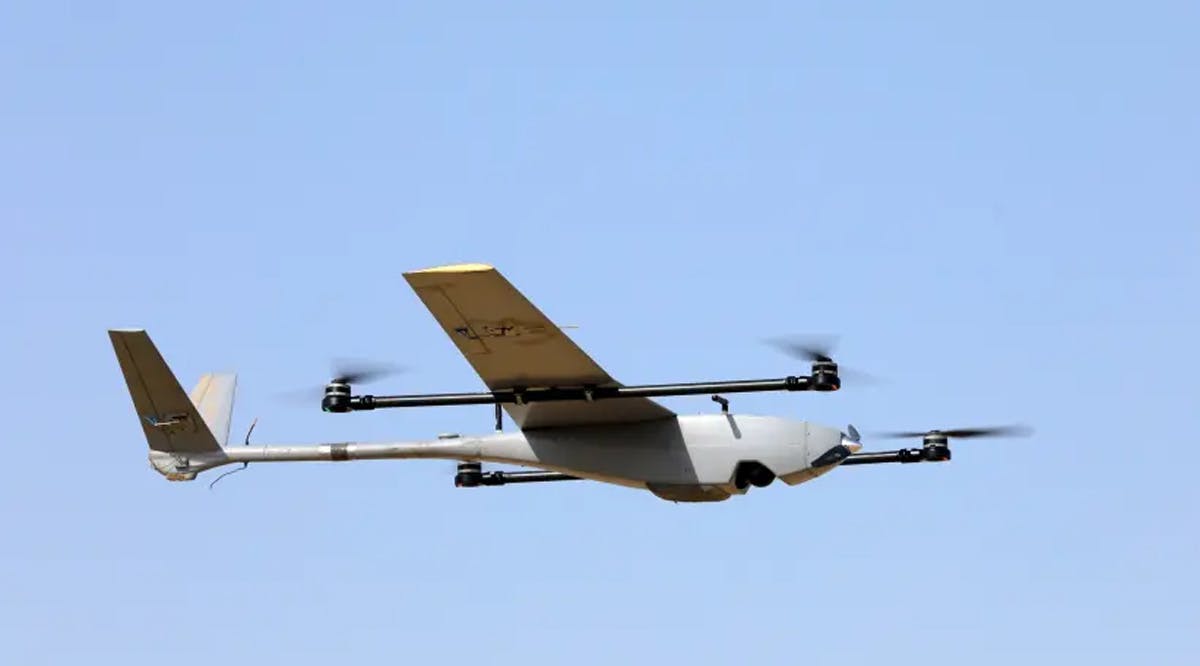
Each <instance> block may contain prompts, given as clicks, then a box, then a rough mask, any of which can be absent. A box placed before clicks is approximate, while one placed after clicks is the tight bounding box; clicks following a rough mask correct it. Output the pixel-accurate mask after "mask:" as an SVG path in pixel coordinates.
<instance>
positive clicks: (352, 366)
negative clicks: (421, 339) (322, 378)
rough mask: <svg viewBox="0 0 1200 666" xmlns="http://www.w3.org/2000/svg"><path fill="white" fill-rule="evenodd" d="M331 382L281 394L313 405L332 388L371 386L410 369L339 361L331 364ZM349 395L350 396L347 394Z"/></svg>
mask: <svg viewBox="0 0 1200 666" xmlns="http://www.w3.org/2000/svg"><path fill="white" fill-rule="evenodd" d="M330 370H331V372H330V380H329V381H328V382H327V383H325V384H324V385H322V386H320V387H317V388H309V389H301V390H298V391H291V392H288V393H284V394H281V396H280V397H282V398H284V399H286V400H288V401H291V402H305V403H309V404H311V403H313V402H316V401H319V400H321V398H323V397H324V396H325V395H326V394H327V393H328V391H329V388H330V386H342V387H346V386H349V385H351V384H369V383H371V382H374V381H378V380H380V379H383V378H384V377H391V376H394V375H399V374H404V373H406V372H408V368H406V367H403V366H398V365H392V364H388V363H380V362H378V361H364V360H361V359H337V360H334V361H333V362H332V363H331V364H330ZM347 395H349V394H348V393H347Z"/></svg>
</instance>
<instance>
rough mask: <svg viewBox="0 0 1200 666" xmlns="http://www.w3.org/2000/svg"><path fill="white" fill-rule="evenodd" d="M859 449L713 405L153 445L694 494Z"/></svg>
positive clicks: (833, 433)
mask: <svg viewBox="0 0 1200 666" xmlns="http://www.w3.org/2000/svg"><path fill="white" fill-rule="evenodd" d="M839 447H843V448H842V449H839ZM846 448H848V449H849V450H845V449H846ZM856 449H857V445H856V444H855V443H853V442H850V441H849V440H847V439H845V437H844V435H843V434H842V433H841V431H839V430H837V429H835V428H830V427H827V426H822V425H818V424H814V423H810V422H807V421H793V420H788V419H782V418H776V417H769V416H747V415H736V414H712V415H697V416H679V417H674V418H668V419H660V420H655V421H648V422H643V423H634V424H621V425H608V426H586V427H570V428H548V429H539V430H528V431H525V432H514V433H495V434H489V435H482V436H462V437H458V436H454V437H449V438H441V439H438V440H434V441H425V442H396V443H356V442H346V443H334V444H315V445H314V444H307V445H295V446H291V445H272V446H250V447H245V448H228V449H225V450H224V451H222V452H221V453H219V454H198V455H197V454H193V455H191V456H188V457H183V458H181V457H180V456H178V455H177V454H168V453H162V452H156V451H152V452H151V456H150V458H151V463H152V464H153V465H154V466H155V468H156V469H158V471H160V472H162V473H163V474H167V475H168V476H171V475H172V474H174V475H177V476H184V475H189V474H191V475H194V473H195V472H199V471H203V470H205V469H210V468H213V467H218V466H220V465H225V464H229V463H238V462H287V461H303V460H325V461H330V460H332V461H339V460H371V459H398V458H445V459H451V460H464V461H481V462H495V463H509V464H514V465H521V466H527V467H536V468H540V469H546V470H551V471H556V472H562V473H565V474H570V475H573V476H578V477H581V478H585V479H591V480H595V481H602V482H606V483H614V484H619V485H623V486H630V487H635V488H644V489H649V490H651V491H652V492H654V493H655V494H657V495H659V496H660V497H664V498H667V499H677V500H686V501H700V500H717V499H725V498H727V497H728V496H729V495H730V494H735V493H741V492H744V488H738V487H737V485H736V484H735V479H734V477H735V472H736V470H737V469H738V465H739V464H740V463H753V462H757V463H761V464H762V465H763V466H765V467H766V468H768V469H769V470H770V471H771V472H772V473H773V474H774V475H775V477H777V478H779V479H781V480H782V481H784V482H785V483H787V484H789V485H795V484H798V483H802V482H804V481H807V480H809V479H812V478H815V477H816V476H819V475H820V474H823V473H825V472H827V471H829V470H830V469H832V468H833V467H835V466H836V462H840V460H841V456H839V455H836V454H835V455H834V456H833V457H834V458H835V459H836V460H835V462H834V463H833V464H822V465H820V466H814V465H813V463H814V461H817V460H818V459H820V458H821V457H822V456H826V461H827V460H828V455H827V454H830V453H831V452H840V453H842V454H848V453H849V452H850V451H852V450H856Z"/></svg>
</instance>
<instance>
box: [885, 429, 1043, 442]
mask: <svg viewBox="0 0 1200 666" xmlns="http://www.w3.org/2000/svg"><path fill="white" fill-rule="evenodd" d="M1032 434H1033V430H1032V429H1031V428H1029V427H1028V426H1023V425H1005V426H990V427H986V428H951V429H949V430H926V431H919V430H900V431H895V432H881V433H875V437H881V438H885V439H908V438H911V437H920V438H922V439H925V440H929V439H941V440H943V441H944V440H946V439H949V438H951V437H953V438H954V439H970V438H981V437H1028V436H1030V435H1032Z"/></svg>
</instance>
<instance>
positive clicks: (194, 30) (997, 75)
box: [0, 1, 1200, 665]
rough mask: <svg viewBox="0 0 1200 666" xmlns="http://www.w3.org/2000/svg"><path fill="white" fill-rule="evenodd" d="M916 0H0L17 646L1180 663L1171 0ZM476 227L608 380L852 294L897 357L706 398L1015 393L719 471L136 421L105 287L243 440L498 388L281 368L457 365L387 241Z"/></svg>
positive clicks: (1198, 231)
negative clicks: (684, 477)
mask: <svg viewBox="0 0 1200 666" xmlns="http://www.w3.org/2000/svg"><path fill="white" fill-rule="evenodd" d="M901 4H902V7H901V8H899V9H897V8H893V7H890V6H887V7H885V6H876V5H875V4H874V3H862V4H859V3H853V4H848V3H839V2H823V3H745V2H742V3H728V4H720V3H697V2H655V3H643V2H609V3H566V5H569V7H568V6H564V3H553V2H545V3H527V2H508V3H495V4H492V3H449V2H441V3H428V4H424V3H421V4H418V3H378V4H376V3H330V4H328V5H325V4H322V3H295V2H287V3H271V2H266V3H240V2H239V3H224V2H212V3H201V4H199V5H196V6H195V7H181V6H179V3H158V2H146V3H139V2H112V1H98V2H82V1H80V2H69V3H64V2H21V1H17V2H6V3H3V6H0V224H2V225H3V237H2V240H0V294H2V298H3V300H2V302H3V305H4V311H5V322H4V324H5V325H4V326H3V327H0V350H2V351H0V354H3V359H2V362H3V368H4V370H5V371H6V372H7V373H8V382H7V384H8V389H7V391H6V399H5V400H4V401H3V403H0V416H2V417H3V423H4V424H5V434H4V437H3V442H4V445H5V453H4V467H5V472H6V473H5V474H4V475H3V481H2V482H0V508H2V511H0V535H2V536H0V662H4V663H8V664H60V663H84V662H86V663H100V662H106V661H112V662H118V661H119V663H124V664H159V663H164V662H165V661H168V660H169V661H170V662H171V663H175V664H206V665H209V664H213V663H275V662H279V661H284V660H286V661H287V662H288V663H292V664H309V663H311V664H328V663H330V660H331V659H336V660H338V661H339V663H344V662H367V663H372V662H382V661H385V660H386V661H388V662H389V663H395V662H397V661H400V662H402V663H422V662H425V661H427V660H433V659H436V660H444V661H449V662H464V663H465V662H467V661H471V662H475V663H477V662H478V661H479V660H480V659H486V660H487V662H488V663H494V664H518V663H519V664H526V663H529V662H530V661H535V662H538V661H544V662H548V663H572V664H580V665H582V664H612V663H623V662H647V663H648V662H656V663H664V662H670V663H675V662H680V663H684V662H686V663H694V664H708V663H719V662H729V661H732V660H742V661H755V662H762V663H798V662H813V663H830V662H833V661H837V662H840V663H858V664H879V663H883V662H884V661H886V662H887V663H921V664H931V663H934V664H943V663H944V664H949V663H960V662H962V661H964V660H970V661H971V662H972V663H980V664H990V663H995V664H1002V663H1003V664H1007V663H1011V662H1012V660H1014V659H1020V660H1022V661H1023V663H1062V662H1064V661H1069V662H1079V661H1082V660H1084V659H1086V660H1088V663H1093V664H1125V663H1130V662H1131V661H1132V662H1144V663H1156V664H1184V663H1195V658H1196V656H1195V655H1196V652H1197V650H1200V601H1198V599H1200V573H1197V566H1196V565H1197V561H1198V558H1200V535H1198V534H1197V524H1198V521H1197V509H1200V502H1198V499H1200V490H1198V489H1197V488H1198V484H1197V483H1196V480H1195V475H1196V470H1197V463H1200V455H1198V454H1197V452H1196V447H1197V446H1198V445H1200V416H1198V413H1197V403H1198V401H1197V398H1198V391H1197V388H1196V384H1195V381H1196V380H1195V378H1196V377H1197V376H1198V374H1200V361H1198V352H1197V340H1200V325H1198V317H1200V308H1198V307H1197V305H1198V303H1197V296H1196V290H1197V287H1198V286H1200V268H1198V267H1197V257H1198V255H1200V201H1198V198H1197V189H1196V186H1197V176H1198V175H1200V169H1198V167H1200V163H1198V162H1200V159H1198V158H1197V155H1198V154H1200V152H1198V151H1200V114H1198V113H1197V103H1198V101H1200V96H1198V95H1197V92H1196V91H1197V89H1198V87H1197V85H1196V72H1197V70H1198V69H1200V42H1198V41H1197V40H1196V34H1197V30H1198V28H1200V9H1198V6H1197V4H1196V3H1194V2H1176V3H1169V2H1146V3H1138V4H1137V5H1136V7H1135V6H1132V5H1125V4H1119V3H1094V2H1059V3H1049V4H1052V5H1053V6H1046V5H1047V3H1031V2H1015V3H1014V2H1007V3H963V2H908V3H901ZM460 261H472V262H474V261H478V262H486V263H491V264H493V265H495V266H497V267H498V268H500V270H501V271H503V272H504V274H505V275H506V276H507V277H508V278H509V279H510V280H511V281H512V282H513V283H514V284H515V285H516V286H517V287H518V288H520V289H522V290H523V291H524V292H525V293H526V294H527V295H528V296H529V297H530V299H531V300H533V301H534V302H535V303H536V304H537V305H539V306H540V307H541V308H542V309H543V310H544V311H545V312H546V313H547V314H548V315H549V316H550V317H551V318H553V319H555V320H556V321H558V322H560V323H563V324H572V325H578V326H579V327H580V328H578V329H573V330H571V331H570V335H571V336H572V337H573V338H574V339H575V340H576V341H577V342H578V343H579V344H580V345H581V346H582V347H583V348H584V349H585V350H587V351H588V352H589V353H590V354H591V355H592V356H593V357H594V358H595V359H596V360H597V361H598V362H599V363H601V364H602V365H603V366H604V367H605V368H606V369H607V370H608V371H610V373H612V374H613V375H614V376H616V377H617V378H618V379H620V380H622V381H624V382H626V383H642V382H647V383H650V382H663V381H677V380H678V381H685V380H701V379H734V378H747V377H772V376H780V375H784V374H790V373H794V372H802V371H804V368H803V367H797V366H796V364H794V363H792V362H790V361H789V360H788V359H786V358H785V357H782V356H780V355H779V354H778V353H776V352H775V351H773V350H772V349H771V348H769V347H767V346H764V345H763V344H762V340H763V339H764V338H766V337H771V336H775V335H781V334H793V333H816V334H824V333H829V334H838V335H840V336H841V343H840V346H839V348H838V353H839V358H840V360H842V361H843V362H844V363H845V364H846V365H848V366H854V367H857V368H861V369H863V370H867V371H870V372H871V373H873V374H875V375H879V376H881V377H882V378H884V379H886V380H887V382H886V383H885V384H881V385H878V386H871V387H856V386H853V385H849V386H847V388H846V389H845V390H844V391H843V392H841V393H839V394H835V395H796V394H792V395H787V394H760V395H745V396H734V398H733V402H732V406H733V409H734V410H735V411H738V412H747V413H759V414H777V415H784V416H791V417H795V418H805V419H812V420H815V421H818V422H821V423H827V424H831V425H835V426H839V427H841V426H843V425H844V424H846V423H854V424H855V425H857V426H858V427H859V428H860V429H861V430H863V431H864V432H867V431H871V430H880V429H893V428H916V429H921V428H932V427H953V426H959V425H986V424H991V423H1004V422H1022V423H1028V424H1030V425H1033V426H1034V427H1036V429H1037V434H1036V436H1035V437H1033V438H1030V439H1024V440H1012V441H979V442H975V441H969V442H961V443H960V444H959V445H958V446H956V447H955V458H954V460H953V461H952V462H950V463H948V464H945V465H919V466H918V465H913V466H879V467H860V468H854V469H849V468H847V469H843V470H838V471H835V472H834V473H831V474H829V475H827V476H825V477H822V478H821V479H818V480H816V481H814V482H812V483H810V484H805V485H802V486H798V487H794V488H788V487H785V486H782V485H779V486H772V487H770V488H768V489H765V490H754V491H752V492H751V493H749V494H748V495H747V496H744V497H735V498H733V499H732V500H730V501H728V502H724V503H719V504H705V505H688V504H672V503H670V502H664V501H661V500H659V499H657V498H655V497H654V496H652V495H650V494H649V493H645V492H638V491H634V490H630V489H625V488H620V487H614V486H605V485H600V484H588V483H572V484H551V485H533V486H526V487H521V486H517V487H510V488H503V489H478V490H470V491H468V490H456V489H455V488H454V487H453V485H452V480H451V476H452V472H453V466H452V464H451V463H448V462H442V461H416V462H413V461H406V462H374V463H355V464H347V465H322V464H303V465H278V466H266V465H260V466H251V467H250V468H249V469H248V470H247V471H245V472H243V473H241V474H238V475H236V476H233V477H230V478H228V479H226V480H224V481H222V482H221V484H220V485H218V486H216V488H215V489H214V490H213V491H211V492H210V491H209V490H208V489H207V487H206V486H207V482H208V481H209V480H211V478H212V477H213V476H214V474H213V473H211V472H210V473H208V474H206V475H204V476H202V477H201V479H200V480H198V481H197V482H194V483H191V484H168V483H167V482H165V481H164V480H163V479H162V478H160V477H159V476H158V475H156V474H155V473H154V472H153V471H152V470H151V469H150V468H149V466H148V463H147V462H146V459H145V455H146V446H145V443H144V440H143V438H142V435H141V432H140V430H139V428H138V424H137V420H136V416H135V415H134V412H133V409H132V405H131V403H130V400H129V397H128V394H127V393H126V390H125V386H124V383H123V381H122V379H121V375H120V373H119V370H118V367H117V363H116V360H115V358H114V356H113V353H112V349H111V346H110V344H109V341H108V338H107V336H106V334H105V331H106V329H108V328H110V327H144V328H146V329H147V330H148V331H149V332H150V335H151V336H152V337H153V339H154V340H155V342H156V343H157V344H158V346H159V348H160V349H161V350H162V352H163V354H164V356H165V357H166V358H167V359H168V361H169V362H170V363H171V365H172V367H173V369H174V370H175V371H176V373H177V375H178V376H179V377H180V379H181V380H182V382H183V383H184V384H185V386H186V387H188V388H190V387H191V386H192V384H193V383H194V382H195V380H196V379H197V378H198V376H199V375H200V374H201V373H203V372H206V371H211V370H227V369H236V370H237V371H238V372H239V373H240V384H239V394H238V402H237V408H236V412H235V420H234V434H233V438H234V439H240V437H241V436H242V433H244V432H245V428H246V427H247V426H248V424H249V422H250V420H251V419H252V418H253V417H255V416H257V417H259V418H260V421H259V425H258V428H257V430H256V431H255V440H256V441H260V442H266V441H313V442H315V441H329V440H344V439H362V440H380V439H383V440H386V439H422V438H428V437H432V436H433V435H435V434H437V433H439V432H445V431H460V432H464V433H471V432H486V431H488V430H489V429H490V427H491V425H490V411H489V410H488V408H484V407H474V408H454V409H432V410H414V411H402V412H401V411H382V412H374V413H365V414H357V415H349V416H338V415H327V414H322V413H320V412H319V411H318V409H317V408H316V407H315V406H313V407H311V408H309V407H306V406H298V405H296V404H294V403H288V402H283V401H280V400H279V399H278V396H279V394H280V393H283V392H286V391H290V390H293V389H296V388H301V387H304V386H313V387H318V386H320V385H321V384H322V383H323V382H324V380H325V379H326V378H327V375H328V372H329V360H330V359H331V358H333V357H339V356H354V357H367V358H376V359H381V360H386V361H391V362H396V363H401V364H406V365H409V366H411V367H412V368H413V372H412V373H410V374H408V375H405V376H403V377H400V378H397V379H393V380H389V382H387V383H386V384H384V385H382V386H380V387H373V388H377V390H379V391H381V392H387V391H394V392H417V391H458V390H475V389H477V388H479V387H480V386H481V384H480V382H479V380H478V379H477V378H476V377H475V376H474V374H473V373H472V372H471V370H470V367H469V366H468V365H467V363H466V362H465V361H464V360H463V359H462V358H461V357H460V356H459V355H458V353H457V351H456V350H455V348H454V347H453V345H452V344H451V343H450V342H449V341H448V340H446V339H445V337H444V335H443V334H442V333H441V331H440V330H439V329H438V327H437V326H436V324H435V323H434V321H433V319H432V317H430V315H429V314H428V313H427V312H426V311H425V309H424V307H423V306H422V305H421V303H420V301H419V300H418V299H417V298H416V296H415V295H414V294H413V293H412V292H411V291H410V290H409V289H408V287H407V285H406V283H405V282H404V281H403V279H402V277H401V273H402V272H403V271H405V270H411V269H415V268H423V267H428V266H434V265H438V264H443V263H451V262H460ZM664 402H665V403H667V404H668V405H670V406H671V407H672V408H674V409H676V410H678V411H680V412H681V413H696V412H711V411H713V410H714V409H716V407H715V405H713V404H712V403H710V402H708V401H707V400H705V399H703V398H691V399H672V400H664ZM871 444H872V445H873V446H875V447H876V448H884V447H887V446H888V445H890V444H892V443H891V442H886V441H884V442H877V443H871Z"/></svg>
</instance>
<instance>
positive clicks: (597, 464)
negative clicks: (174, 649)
mask: <svg viewBox="0 0 1200 666" xmlns="http://www.w3.org/2000/svg"><path fill="white" fill-rule="evenodd" d="M404 277H405V279H406V280H407V281H408V283H409V285H411V286H412V288H413V289H414V290H415V291H416V293H417V296H418V297H419V298H420V299H421V301H423V302H424V303H425V305H426V307H428V308H429V311H430V312H431V313H432V314H433V316H434V318H435V319H436V320H437V322H438V324H440V325H441V327H442V329H443V330H445V332H446V334H447V335H449V336H450V339H451V340H453V341H454V344H455V346H456V347H458V349H459V351H460V352H462V354H463V355H464V356H465V357H466V359H467V361H468V362H469V363H470V364H471V367H472V368H474V369H475V371H476V372H477V373H478V374H479V376H480V378H482V379H483V382H484V384H486V386H487V388H488V390H487V391H485V392H479V393H454V394H432V395H397V396H380V395H355V394H354V392H353V390H352V386H353V385H355V384H361V383H363V382H364V381H366V380H369V379H371V378H372V377H373V376H376V375H377V374H378V373H376V372H374V371H371V370H355V371H347V372H341V373H338V374H337V376H335V377H334V378H333V379H332V380H330V381H329V383H328V385H326V387H325V390H324V395H323V397H322V399H321V408H322V409H323V410H324V411H325V412H332V413H347V412H357V411H365V410H374V409H386V408H395V407H430V406H444V405H494V406H495V419H496V423H495V432H494V433H489V434H484V435H478V436H459V435H442V436H440V437H438V438H437V439H435V440H430V441H413V442H387V443H361V442H335V443H328V444H296V445H291V444H289V445H257V444H256V445H253V446H251V445H249V433H247V436H246V445H245V446H226V444H227V440H228V438H229V424H230V418H231V415H232V412H233V398H234V392H235V388H236V376H235V375H232V374H208V375H204V376H203V377H202V378H201V379H200V381H199V383H198V384H197V385H196V387H195V389H194V390H193V391H192V393H191V394H190V395H188V394H186V393H184V390H183V388H182V387H181V386H180V384H179V381H178V380H177V379H176V378H175V375H174V374H173V373H172V372H171V369H170V368H169V367H168V366H167V364H166V362H165V361H163V359H162V356H161V355H160V354H159V352H158V350H157V349H156V348H155V346H154V343H153V342H151V340H150V337H149V336H148V335H147V334H146V332H145V331H143V330H136V329H133V330H131V329H121V330H110V331H109V337H110V338H111V339H112V343H113V348H114V350H115V351H116V354H117V360H118V362H119V363H120V366H121V372H122V373H123V374H124V376H125V382H126V384H127V385H128V387H129V392H130V395H131V396H132V398H133V405H134V408H135V410H136V411H137V415H138V418H139V422H140V423H141V426H142V431H143V433H144V434H145V437H146V440H147V442H148V443H149V445H150V456H149V457H150V464H151V466H153V467H154V469H155V470H157V471H158V472H159V473H160V474H162V475H163V476H165V477H166V478H168V479H170V480H172V481H190V480H193V479H195V478H196V475H197V474H198V473H200V472H203V471H205V470H210V469H213V468H217V467H221V466H224V465H230V464H237V463H242V464H243V466H244V465H246V464H249V463H259V462H294V461H347V460H381V459H396V458H442V459H448V460H454V461H458V468H457V473H456V474H455V477H454V482H455V485H456V486H459V487H476V486H501V485H505V484H510V483H534V482H548V481H566V480H576V479H588V480H592V481H601V482H605V483H613V484H618V485H622V486H627V487H631V488H639V489H646V490H649V491H650V492H652V493H654V494H655V495H657V496H658V497H661V498H663V499H667V500H672V501H676V502H712V501H721V500H725V499H728V498H729V497H731V496H732V495H741V494H745V493H746V492H747V490H749V488H750V487H751V486H754V487H764V486H767V485H770V484H771V483H772V482H774V481H775V480H776V479H779V480H780V481H783V482H784V483H786V484H788V485H793V486H794V485H797V484H800V483H803V482H805V481H809V480H811V479H814V478H816V477H818V476H821V475H823V474H825V473H827V472H829V471H831V470H833V469H834V468H837V467H844V466H847V465H868V464H878V463H918V462H941V461H946V460H949V459H950V448H949V442H950V439H951V438H967V437H984V436H1002V435H1017V434H1021V433H1022V432H1024V431H1025V429H1023V428H1019V427H1011V426H1010V427H998V428H964V429H948V430H930V431H928V432H901V433H890V434H889V435H887V436H893V437H912V438H919V439H921V440H922V445H921V446H920V447H919V448H907V449H899V450H894V451H879V452H863V451H861V449H862V444H861V441H860V436H859V433H858V431H857V430H856V429H855V428H854V426H849V427H848V428H847V429H846V431H845V432H843V431H841V430H839V429H838V428H833V427H829V426H824V425H819V424H816V423H811V422H807V421H797V420H789V419H783V418H777V417H771V416H751V415H743V414H734V413H731V412H730V411H729V401H728V400H726V399H725V398H724V397H723V396H722V394H730V393H749V392H757V391H820V392H830V391H837V390H838V389H840V388H841V385H842V384H841V377H839V375H838V365H837V363H835V362H834V360H833V359H832V357H831V355H830V352H829V351H828V350H827V349H818V348H812V347H809V346H804V345H793V346H792V347H791V351H792V352H793V354H794V355H796V356H798V357H800V358H803V359H804V360H805V361H807V362H809V363H810V364H811V369H810V372H809V374H807V375H802V376H788V377H783V378H779V379H756V380H741V381H717V382H693V383H684V384H655V385H644V386H625V385H622V384H620V383H618V382H617V381H616V380H614V379H613V378H612V377H610V376H609V375H608V373H606V372H605V371H604V370H603V369H601V368H600V366H599V365H597V364H596V363H595V361H593V360H592V359H591V358H590V357H588V355H587V354H585V353H584V352H583V351H582V350H581V349H580V348H579V347H578V346H576V345H575V343H574V342H573V341H572V340H571V339H570V338H568V337H567V336H566V334H565V333H563V331H562V328H561V327H559V326H557V325H555V324H554V323H552V322H551V321H550V320H549V319H547V318H546V316H545V315H543V314H542V312H541V311H539V310H538V309H537V308H536V307H534V306H533V304H532V303H530V302H529V301H528V300H527V299H526V298H525V297H524V296H523V295H522V294H521V293H520V292H519V291H517V289H516V288H514V287H513V286H512V285H511V284H510V283H509V282H508V280H506V279H505V278H504V277H503V276H502V275H501V274H500V273H499V272H498V271H497V270H496V269H494V268H492V267H491V266H486V265H482V264H461V265H454V266H442V267H437V268H430V269H426V270H419V271H414V272H410V273H405V275H404ZM704 394H711V396H712V400H713V401H715V402H717V403H718V404H719V405H720V407H721V409H720V412H719V413H714V414H703V415H691V416H680V415H677V414H675V413H674V412H672V411H671V410H669V409H667V408H666V407H664V406H663V405H661V404H659V403H657V402H654V401H653V400H651V398H654V397H661V396H682V395H704ZM502 410H503V412H507V413H508V416H509V418H510V419H512V421H513V422H515V423H516V424H517V426H518V428H519V431H517V432H505V431H503V429H502V421H503V412H502ZM251 429H253V426H251ZM485 462H486V463H502V464H509V465H516V466H520V467H525V468H531V469H526V470H523V471H484V470H483V468H482V463H485Z"/></svg>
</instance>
